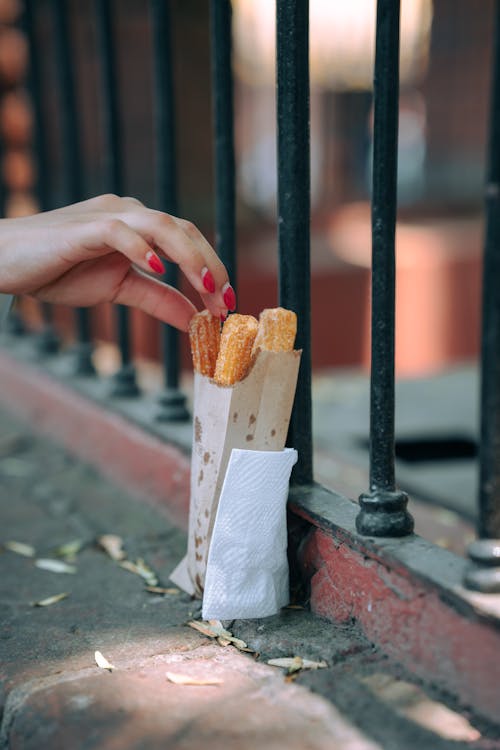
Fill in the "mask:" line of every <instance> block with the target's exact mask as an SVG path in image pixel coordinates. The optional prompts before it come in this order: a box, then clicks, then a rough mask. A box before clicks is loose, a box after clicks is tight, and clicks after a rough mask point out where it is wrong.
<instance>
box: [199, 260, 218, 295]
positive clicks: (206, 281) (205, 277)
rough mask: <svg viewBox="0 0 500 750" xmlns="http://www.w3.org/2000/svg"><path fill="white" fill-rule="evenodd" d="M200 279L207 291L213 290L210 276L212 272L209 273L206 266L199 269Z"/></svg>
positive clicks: (213, 284)
mask: <svg viewBox="0 0 500 750" xmlns="http://www.w3.org/2000/svg"><path fill="white" fill-rule="evenodd" d="M201 280H202V282H203V286H204V287H205V289H206V290H207V292H210V294H212V293H213V292H215V281H214V277H213V276H212V274H211V273H210V271H209V270H208V268H207V267H206V266H205V268H203V269H202V271H201Z"/></svg>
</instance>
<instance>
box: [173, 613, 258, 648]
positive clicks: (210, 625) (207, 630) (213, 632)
mask: <svg viewBox="0 0 500 750" xmlns="http://www.w3.org/2000/svg"><path fill="white" fill-rule="evenodd" d="M187 624H188V625H189V627H191V628H194V629H195V630H198V631H199V632H200V633H202V634H203V635H206V636H208V638H217V640H218V642H219V643H220V645H221V646H222V645H228V644H229V643H231V644H232V645H233V646H235V648H237V649H239V651H247V652H248V653H253V649H251V648H249V647H248V646H247V644H246V643H245V641H242V640H241V638H236V637H235V636H234V635H233V634H232V633H230V632H229V630H226V629H225V628H224V627H223V625H222V623H221V622H220V620H209V621H208V622H206V621H204V620H190V621H189V622H188V623H187ZM221 640H222V641H223V642H222V643H221ZM224 641H227V643H224Z"/></svg>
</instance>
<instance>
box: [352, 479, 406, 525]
mask: <svg viewBox="0 0 500 750" xmlns="http://www.w3.org/2000/svg"><path fill="white" fill-rule="evenodd" d="M407 503H408V495H407V494H406V493H405V492H399V491H396V492H395V491H389V490H373V491H372V492H367V493H364V494H362V495H361V496H360V498H359V504H360V506H361V510H360V512H359V513H358V515H357V516H356V529H357V531H358V533H359V534H363V536H407V535H408V534H412V533H413V526H414V522H413V518H412V516H411V515H410V513H409V512H408V511H407V509H406V505H407Z"/></svg>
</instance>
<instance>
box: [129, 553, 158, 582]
mask: <svg viewBox="0 0 500 750" xmlns="http://www.w3.org/2000/svg"><path fill="white" fill-rule="evenodd" d="M120 567H122V568H124V569H125V570H128V571H129V572H130V573H135V574H136V575H138V576H140V577H141V578H143V579H144V580H145V581H146V583H147V584H148V586H157V585H158V578H157V577H156V574H155V572H154V571H153V570H151V568H150V567H149V566H148V565H147V564H146V563H145V562H144V560H143V559H142V557H139V558H138V559H137V560H136V561H135V563H133V562H132V561H131V560H123V561H122V562H121V563H120Z"/></svg>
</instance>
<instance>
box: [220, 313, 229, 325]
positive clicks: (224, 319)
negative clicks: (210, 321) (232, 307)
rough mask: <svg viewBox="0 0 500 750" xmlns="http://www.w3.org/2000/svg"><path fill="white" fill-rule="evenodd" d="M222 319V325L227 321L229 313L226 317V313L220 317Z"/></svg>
mask: <svg viewBox="0 0 500 750" xmlns="http://www.w3.org/2000/svg"><path fill="white" fill-rule="evenodd" d="M220 319H221V321H222V323H224V322H225V321H226V320H227V313H226V314H225V315H224V313H222V315H221V316H220Z"/></svg>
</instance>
